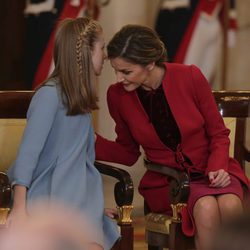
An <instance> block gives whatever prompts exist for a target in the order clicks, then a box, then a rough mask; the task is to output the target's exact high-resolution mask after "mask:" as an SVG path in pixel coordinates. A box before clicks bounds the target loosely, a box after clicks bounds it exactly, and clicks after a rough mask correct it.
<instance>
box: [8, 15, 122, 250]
mask: <svg viewBox="0 0 250 250" xmlns="http://www.w3.org/2000/svg"><path fill="white" fill-rule="evenodd" d="M104 47H105V44H104V38H103V34H102V28H101V26H100V25H99V24H98V23H97V22H96V21H94V20H91V19H88V18H77V19H67V20H65V21H63V22H62V23H61V25H60V27H59V29H58V31H57V34H56V38H55V48H54V62H55V69H54V71H53V72H52V74H51V76H50V77H49V79H48V80H47V81H46V82H45V83H44V84H43V85H42V86H41V87H40V88H39V89H38V90H37V92H36V93H35V95H34V97H33V99H32V101H31V104H30V107H29V110H28V113H27V126H26V129H25V132H24V135H23V139H22V143H21V146H20V149H19V153H18V156H17V159H16V161H15V163H14V165H13V166H12V168H11V169H10V171H9V178H10V180H11V183H12V186H13V189H14V200H13V208H12V211H11V213H10V215H9V218H8V222H7V223H8V225H11V226H13V224H18V222H19V221H22V220H24V219H25V217H26V216H27V214H28V212H30V211H31V207H32V204H33V202H34V201H35V200H40V199H42V200H48V201H49V202H50V201H53V202H54V201H57V202H60V203H63V204H69V205H70V206H72V208H76V209H78V210H79V211H81V212H82V213H84V216H86V217H88V218H89V219H90V220H91V223H92V224H93V226H94V227H95V228H96V230H97V231H98V233H99V235H102V236H103V237H101V238H103V240H99V239H98V240H97V239H90V241H93V240H94V241H95V243H96V244H97V245H101V246H103V247H104V249H110V248H111V247H112V245H113V244H114V242H115V241H116V240H117V239H118V237H119V235H118V232H117V231H116V228H115V225H114V224H113V223H112V222H111V220H110V219H109V218H107V217H106V216H104V201H103V191H102V180H101V176H100V174H99V172H98V171H97V169H96V168H95V166H94V160H95V151H94V143H95V142H94V134H93V127H92V122H91V111H92V110H94V109H97V96H96V88H95V79H94V76H95V75H96V76H98V75H99V74H100V73H101V70H102V66H103V63H104V59H105V57H106V55H105V52H104Z"/></svg>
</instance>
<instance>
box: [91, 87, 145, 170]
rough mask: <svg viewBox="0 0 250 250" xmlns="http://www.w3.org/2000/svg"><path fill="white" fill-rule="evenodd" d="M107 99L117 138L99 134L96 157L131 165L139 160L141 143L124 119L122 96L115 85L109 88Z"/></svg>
mask: <svg viewBox="0 0 250 250" xmlns="http://www.w3.org/2000/svg"><path fill="white" fill-rule="evenodd" d="M107 100H108V108H109V112H110V115H111V117H112V118H113V120H114V121H115V132H116V134H117V138H116V140H115V141H110V140H107V139H105V138H103V137H102V136H100V135H97V140H96V145H95V147H96V159H97V160H102V161H109V162H115V163H120V164H124V165H128V166H131V165H133V164H134V163H135V162H136V161H137V159H138V157H139V156H140V154H141V153H140V151H139V145H138V144H137V143H136V142H135V140H134V138H133V136H132V135H131V132H130V130H129V128H128V126H127V124H126V122H125V121H124V120H123V119H122V115H121V112H120V110H119V103H120V96H119V92H118V91H117V89H116V88H115V87H114V86H111V87H110V88H109V90H108V93H107Z"/></svg>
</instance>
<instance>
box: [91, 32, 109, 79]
mask: <svg viewBox="0 0 250 250" xmlns="http://www.w3.org/2000/svg"><path fill="white" fill-rule="evenodd" d="M91 54H92V62H93V66H94V72H95V74H96V75H97V76H99V75H100V74H101V72H102V68H103V63H104V60H105V59H106V57H107V55H106V52H105V42H104V37H103V34H102V32H100V34H99V35H98V38H97V40H96V41H95V43H94V47H93V49H92V51H91Z"/></svg>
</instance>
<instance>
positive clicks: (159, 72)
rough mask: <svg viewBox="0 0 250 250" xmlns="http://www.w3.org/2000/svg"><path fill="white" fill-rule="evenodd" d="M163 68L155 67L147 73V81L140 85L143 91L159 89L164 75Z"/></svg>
mask: <svg viewBox="0 0 250 250" xmlns="http://www.w3.org/2000/svg"><path fill="white" fill-rule="evenodd" d="M165 70H166V69H165V67H159V66H155V67H154V68H153V69H152V70H151V71H150V73H149V76H148V80H147V81H146V82H145V83H144V84H142V88H143V89H145V90H154V89H157V88H159V86H160V85H161V83H162V80H163V77H164V75H165Z"/></svg>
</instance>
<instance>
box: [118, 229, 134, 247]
mask: <svg viewBox="0 0 250 250" xmlns="http://www.w3.org/2000/svg"><path fill="white" fill-rule="evenodd" d="M121 235H122V238H121V244H120V250H133V249H134V228H133V226H132V225H123V226H121Z"/></svg>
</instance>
